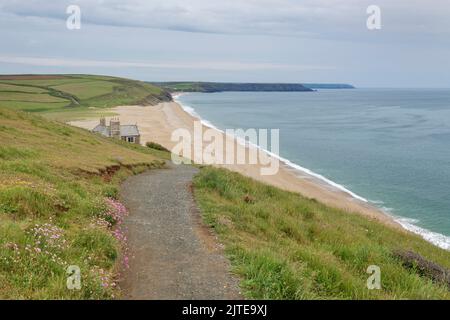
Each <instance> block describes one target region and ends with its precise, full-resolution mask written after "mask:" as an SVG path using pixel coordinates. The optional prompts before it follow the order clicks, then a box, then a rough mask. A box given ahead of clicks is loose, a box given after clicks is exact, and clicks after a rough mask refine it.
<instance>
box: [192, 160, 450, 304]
mask: <svg viewBox="0 0 450 320" xmlns="http://www.w3.org/2000/svg"><path fill="white" fill-rule="evenodd" d="M194 190H195V191H194V192H195V196H196V199H197V201H198V203H199V206H200V208H201V211H202V213H203V217H204V220H205V221H206V223H208V224H209V225H210V226H211V227H213V228H214V230H215V231H216V232H217V234H218V236H219V239H220V241H221V242H222V243H223V244H224V245H225V249H226V253H227V254H228V256H229V257H230V259H231V262H232V265H233V268H234V271H235V272H236V273H237V274H238V275H240V276H241V277H242V282H241V286H242V287H243V288H244V290H245V294H246V296H247V297H249V298H256V299H450V291H449V289H448V287H447V286H446V284H445V283H440V282H433V280H432V279H433V278H432V277H428V276H426V274H424V272H422V271H423V270H421V269H418V268H416V267H414V266H413V265H412V266H411V265H409V266H404V264H403V263H402V260H401V259H399V257H398V255H396V252H398V250H408V251H410V252H415V253H417V254H420V256H421V257H425V258H426V259H427V260H429V261H433V263H436V264H439V265H440V266H442V268H446V269H447V270H448V269H449V267H450V253H449V252H448V251H445V250H442V249H439V248H437V247H435V246H433V245H431V244H429V243H428V242H426V241H425V240H423V239H421V238H420V237H418V236H415V235H412V234H409V233H406V232H403V231H401V230H396V229H392V228H390V227H387V226H384V225H382V224H380V223H378V222H375V221H371V220H369V219H367V218H365V217H363V216H361V215H358V214H353V213H348V212H344V211H342V210H338V209H333V208H329V207H327V206H325V205H323V204H321V203H318V202H317V201H315V200H314V199H307V198H304V197H302V196H300V195H298V194H295V193H290V192H286V191H282V190H280V189H277V188H275V187H271V186H268V185H265V184H262V183H259V182H256V181H254V180H251V179H249V178H245V177H243V176H241V175H239V174H237V173H232V172H230V171H227V170H224V169H215V168H211V167H205V168H203V169H202V170H201V171H200V173H199V174H198V176H197V177H196V178H195V180H194ZM370 265H376V266H379V267H380V269H381V287H382V288H381V290H376V289H375V290H369V289H368V288H367V286H366V284H367V279H368V277H369V274H367V273H366V270H367V268H368V267H369V266H370Z"/></svg>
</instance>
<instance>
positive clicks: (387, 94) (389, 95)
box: [178, 89, 450, 249]
mask: <svg viewBox="0 0 450 320" xmlns="http://www.w3.org/2000/svg"><path fill="white" fill-rule="evenodd" d="M178 101H179V102H180V103H181V104H182V105H183V106H184V107H185V108H186V109H187V110H189V111H192V109H193V110H195V113H196V114H198V115H199V116H200V117H201V118H202V119H205V120H207V121H209V122H210V123H212V124H213V125H214V126H216V127H218V128H219V129H227V128H243V129H247V128H278V129H280V156H281V157H283V158H286V159H289V160H290V161H291V162H293V163H295V164H298V165H300V166H302V167H304V168H308V169H310V170H312V171H314V172H315V173H318V174H320V175H322V176H324V177H326V178H327V179H329V180H332V181H334V182H335V183H337V184H339V185H342V186H344V187H345V188H347V189H348V190H351V191H352V192H354V193H356V194H357V195H359V196H361V197H363V198H365V199H367V200H369V201H371V202H372V203H373V204H375V205H377V206H379V207H381V208H383V209H384V210H386V211H387V212H389V213H390V214H391V215H393V216H395V217H396V218H397V219H398V221H399V222H400V223H402V225H403V226H404V227H406V228H408V229H410V230H412V231H414V232H417V233H420V234H421V235H422V236H423V237H425V238H426V239H427V240H429V241H431V242H433V243H435V244H437V245H439V246H441V247H443V248H446V249H450V186H449V184H450V89H355V90H321V91H317V92H292V93H291V92H279V93H278V92H277V93H273V92H270V93H265V92H239V93H238V92H226V93H190V94H186V95H182V96H180V97H179V98H178Z"/></svg>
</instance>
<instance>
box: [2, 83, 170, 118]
mask: <svg viewBox="0 0 450 320" xmlns="http://www.w3.org/2000/svg"><path fill="white" fill-rule="evenodd" d="M167 100H170V95H169V94H168V93H167V92H166V91H164V90H163V89H161V88H159V87H156V86H154V85H151V84H148V83H145V82H142V81H135V80H129V79H123V78H117V77H107V76H93V75H47V76H43V75H22V76H0V107H3V108H10V109H13V110H23V111H27V112H36V113H41V114H43V115H44V116H46V117H47V118H50V119H54V120H60V121H64V122H65V121H68V120H75V119H77V117H79V116H80V115H83V116H86V115H92V114H94V113H95V112H96V111H97V112H98V110H102V109H105V108H110V107H115V106H118V105H134V104H150V105H152V104H156V103H159V102H161V101H167Z"/></svg>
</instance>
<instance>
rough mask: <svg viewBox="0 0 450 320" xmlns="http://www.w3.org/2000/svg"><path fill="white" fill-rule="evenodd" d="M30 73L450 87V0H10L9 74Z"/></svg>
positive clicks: (1, 29) (3, 40)
mask: <svg viewBox="0 0 450 320" xmlns="http://www.w3.org/2000/svg"><path fill="white" fill-rule="evenodd" d="M70 5H77V6H78V7H79V8H80V12H81V20H80V21H81V28H80V29H73V30H70V29H68V28H67V25H66V22H67V19H68V18H69V16H70V14H67V12H66V10H67V7H68V6H70ZM370 5H376V6H378V7H379V8H380V18H381V29H375V30H369V29H368V28H367V24H366V21H367V19H368V17H369V14H368V13H367V8H368V7H369V6H370ZM21 73H27V74H29V73H84V74H104V75H115V76H123V77H128V78H133V79H140V80H147V81H183V80H193V81H221V82H233V81H234V82H298V83H305V82H318V83H350V84H353V85H355V86H357V87H383V88H387V87H397V88H399V87H446V88H449V87H450V1H449V0H370V1H368V0H240V1H238V0H226V1H224V0H220V1H217V0H78V1H77V0H70V1H66V0H58V1H54V0H20V1H18V0H0V74H21Z"/></svg>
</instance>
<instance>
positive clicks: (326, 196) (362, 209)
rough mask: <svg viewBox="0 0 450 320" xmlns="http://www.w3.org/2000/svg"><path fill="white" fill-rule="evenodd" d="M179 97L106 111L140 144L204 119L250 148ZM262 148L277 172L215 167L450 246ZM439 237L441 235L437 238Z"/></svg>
mask: <svg viewBox="0 0 450 320" xmlns="http://www.w3.org/2000/svg"><path fill="white" fill-rule="evenodd" d="M176 98H177V96H176V95H175V94H174V100H175V101H174V102H165V103H160V104H158V105H155V106H118V107H114V108H111V109H108V110H107V112H113V113H115V114H117V115H118V116H119V118H120V119H121V121H122V122H123V123H126V124H134V123H136V124H137V125H138V126H139V130H140V131H141V143H142V144H143V145H145V143H146V142H150V141H152V142H156V143H159V144H161V145H163V146H164V147H166V148H168V149H169V150H170V149H171V148H173V147H174V146H175V145H176V143H175V142H172V141H171V140H170V138H171V133H172V132H173V130H175V129H179V128H183V129H187V130H189V131H190V132H192V131H193V124H194V122H195V121H201V123H202V127H204V128H205V129H214V130H216V131H218V132H219V133H220V134H222V135H223V136H224V140H227V139H231V140H232V143H233V144H234V146H235V148H244V149H246V150H247V151H248V149H249V147H248V146H247V145H243V144H242V143H240V142H239V141H238V139H236V137H230V136H226V135H225V133H224V132H223V131H222V130H220V129H218V128H217V127H215V126H214V125H213V124H211V123H210V122H209V121H207V120H204V119H201V117H200V116H199V115H198V114H196V113H195V110H194V109H193V108H191V107H187V108H186V106H183V105H182V103H180V102H178V101H177V100H176ZM105 112H106V110H105ZM107 118H109V117H107ZM97 122H98V119H97V118H96V119H93V120H92V119H91V120H90V119H87V120H80V121H71V122H69V124H71V125H74V126H77V127H81V128H84V129H89V130H90V129H92V128H93V127H94V126H95V125H96V124H97ZM258 148H259V147H258ZM262 150H263V151H264V152H265V153H266V154H267V156H269V157H272V156H275V157H278V159H279V161H280V169H279V171H278V173H277V174H275V175H272V176H261V175H260V174H259V169H260V168H261V165H260V164H256V165H251V164H244V165H237V164H233V165H215V166H217V167H223V168H227V169H229V170H231V171H235V172H238V173H241V174H243V175H244V176H247V177H250V178H253V179H255V180H258V181H261V182H264V183H266V184H269V185H272V186H275V187H278V188H281V189H284V190H287V191H291V192H296V193H299V194H301V195H302V196H305V197H308V198H314V199H316V200H317V201H319V202H322V203H324V204H326V205H328V206H330V207H335V208H339V209H342V210H344V211H346V212H349V213H356V214H361V215H363V216H365V217H368V218H370V219H372V220H376V221H378V222H381V223H383V224H385V225H387V226H390V227H393V228H395V229H397V230H401V231H404V232H412V233H415V234H418V235H420V236H421V237H422V238H424V239H425V240H427V241H429V242H431V243H433V244H434V245H436V246H438V247H441V248H443V249H447V250H448V249H450V244H449V243H447V242H446V241H445V238H446V236H445V235H440V234H437V233H434V232H432V231H429V230H426V229H422V228H420V227H418V226H416V225H413V224H411V223H409V222H407V221H406V220H405V219H403V220H402V218H401V217H398V218H397V217H393V216H392V215H390V214H389V213H387V212H385V211H383V210H382V209H381V208H378V207H376V206H375V204H372V203H371V202H370V201H368V200H367V199H364V198H363V197H360V196H358V195H356V194H354V193H353V192H351V191H349V190H347V189H345V187H343V186H340V185H339V184H337V183H335V182H333V181H330V180H328V179H327V178H325V177H323V176H321V175H318V174H316V173H314V172H312V171H311V170H309V169H307V168H303V167H301V166H299V165H297V164H295V163H292V162H291V161H289V160H288V159H284V158H282V157H279V156H277V155H271V154H270V152H269V151H267V150H264V149H262ZM194 158H195V155H194V154H192V157H191V159H194ZM355 196H356V197H355ZM436 238H438V240H437V241H436ZM439 238H441V241H439Z"/></svg>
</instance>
